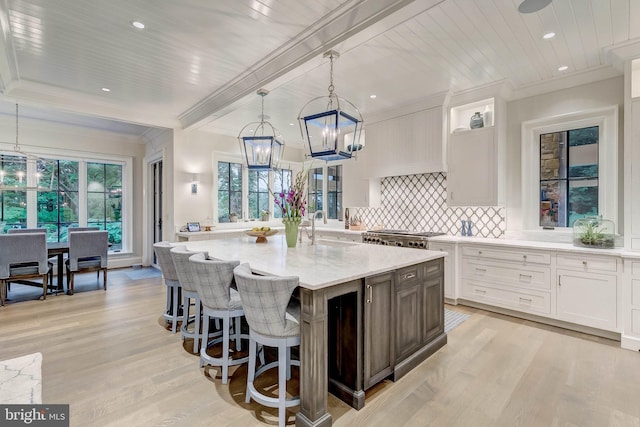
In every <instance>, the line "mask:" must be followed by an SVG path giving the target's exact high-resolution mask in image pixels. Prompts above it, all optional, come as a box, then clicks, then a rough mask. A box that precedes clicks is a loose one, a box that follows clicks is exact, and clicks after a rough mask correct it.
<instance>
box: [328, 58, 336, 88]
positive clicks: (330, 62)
mask: <svg viewBox="0 0 640 427" xmlns="http://www.w3.org/2000/svg"><path fill="white" fill-rule="evenodd" d="M329 64H330V65H329V98H331V97H332V96H333V90H334V89H335V86H333V54H331V55H329Z"/></svg>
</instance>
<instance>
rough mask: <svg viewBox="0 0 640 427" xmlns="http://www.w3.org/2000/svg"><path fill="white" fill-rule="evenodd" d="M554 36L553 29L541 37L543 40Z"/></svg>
mask: <svg viewBox="0 0 640 427" xmlns="http://www.w3.org/2000/svg"><path fill="white" fill-rule="evenodd" d="M555 36H556V33H554V32H553V31H549V32H548V33H545V34H544V35H543V36H542V38H543V39H545V40H549V39H552V38H554V37H555Z"/></svg>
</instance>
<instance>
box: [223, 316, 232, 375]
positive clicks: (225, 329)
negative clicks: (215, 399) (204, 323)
mask: <svg viewBox="0 0 640 427" xmlns="http://www.w3.org/2000/svg"><path fill="white" fill-rule="evenodd" d="M229 320H230V319H229V315H228V314H227V315H225V316H224V317H223V318H222V384H226V383H227V381H228V376H229V326H230V325H229Z"/></svg>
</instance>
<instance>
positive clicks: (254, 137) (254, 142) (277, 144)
mask: <svg viewBox="0 0 640 427" xmlns="http://www.w3.org/2000/svg"><path fill="white" fill-rule="evenodd" d="M256 93H257V94H258V95H260V97H261V99H262V110H261V114H260V121H259V122H252V123H249V124H247V125H246V126H245V127H243V128H242V130H240V133H239V134H238V141H239V142H240V151H241V153H242V161H243V163H244V165H245V166H246V167H247V168H248V169H255V170H270V169H277V168H278V165H279V164H280V159H281V158H282V153H283V151H284V141H282V140H281V139H280V137H279V135H278V132H277V131H276V128H274V127H273V125H272V124H271V123H270V122H267V121H265V118H268V116H265V115H264V97H265V96H267V95H268V94H269V91H268V90H266V89H258V91H257V92H256Z"/></svg>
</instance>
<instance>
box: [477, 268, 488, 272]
mask: <svg viewBox="0 0 640 427" xmlns="http://www.w3.org/2000/svg"><path fill="white" fill-rule="evenodd" d="M476 271H479V272H480V273H485V272H486V271H487V269H486V268H479V267H476Z"/></svg>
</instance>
